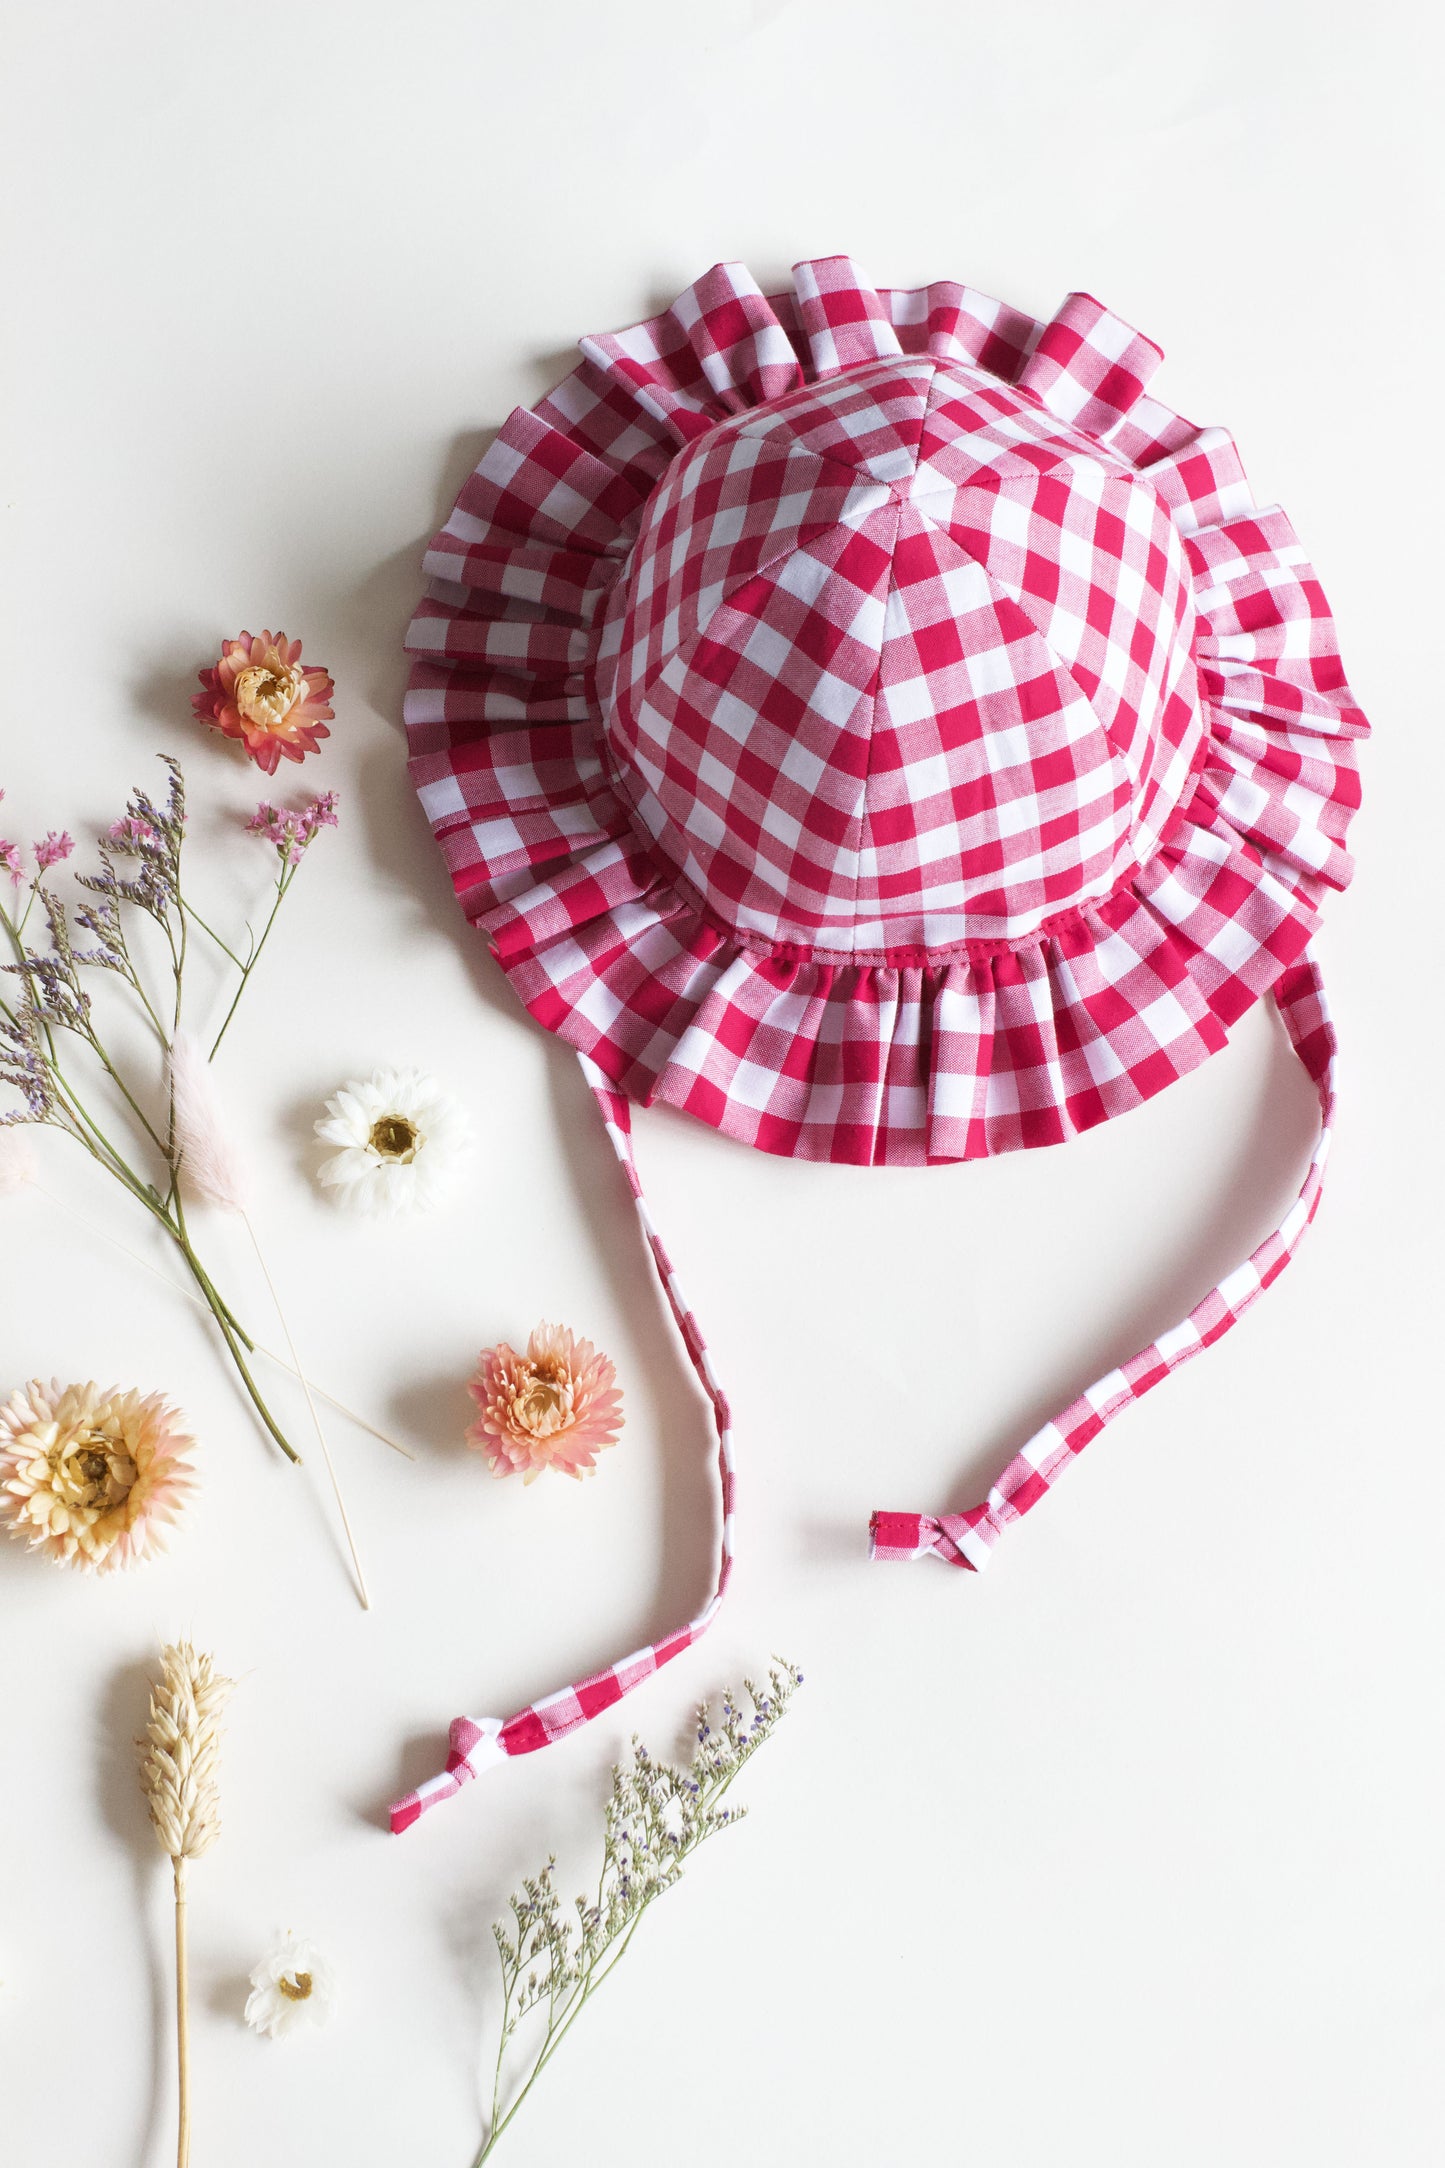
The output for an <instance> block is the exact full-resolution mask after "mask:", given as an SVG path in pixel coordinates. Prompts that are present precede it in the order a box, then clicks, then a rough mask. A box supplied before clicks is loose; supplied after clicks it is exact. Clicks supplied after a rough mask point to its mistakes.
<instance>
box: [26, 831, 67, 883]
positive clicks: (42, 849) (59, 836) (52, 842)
mask: <svg viewBox="0 0 1445 2168" xmlns="http://www.w3.org/2000/svg"><path fill="white" fill-rule="evenodd" d="M74 849H75V838H74V836H72V835H70V834H68V833H67V831H66V830H65V829H64V828H61V829H55V828H52V829H51V830H50V833H49V834H48V835H45V836H42V837H41V839H40V841H39V842H38V843H37V844H36V846H35V863H36V865H37V866H38V867H39V868H40V871H41V872H42V873H48V872H49V871H50V869H51V867H52V866H58V865H59V864H60V863H61V861H62V860H63V859H66V858H68V857H69V856H70V854H71V852H72V851H73V850H74Z"/></svg>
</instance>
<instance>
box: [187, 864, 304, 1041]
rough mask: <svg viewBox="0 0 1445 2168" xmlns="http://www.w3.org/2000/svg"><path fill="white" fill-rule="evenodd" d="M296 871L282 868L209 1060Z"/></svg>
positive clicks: (292, 868) (239, 997)
mask: <svg viewBox="0 0 1445 2168" xmlns="http://www.w3.org/2000/svg"><path fill="white" fill-rule="evenodd" d="M295 871H296V868H295V867H294V866H283V867H282V869H281V873H280V877H279V878H278V880H277V882H276V900H275V902H274V903H273V904H272V906H271V915H270V917H269V918H268V919H267V920H266V923H265V925H264V926H263V927H262V929H261V938H260V940H259V941H258V942H257V943H256V946H255V947H254V948H253V949H252V951H251V954H250V957H249V959H248V961H247V962H246V963H244V964H243V965H242V966H241V983H240V985H239V986H238V987H237V988H236V992H235V996H234V998H233V1000H232V1002H231V1006H230V1008H229V1009H227V1011H226V1016H225V1021H224V1023H223V1024H222V1025H221V1028H220V1030H219V1031H218V1032H217V1033H216V1036H215V1038H214V1039H213V1040H212V1042H211V1051H210V1053H209V1055H208V1056H207V1057H206V1058H207V1060H209V1061H214V1060H215V1058H216V1049H217V1047H219V1045H220V1043H221V1041H222V1040H223V1039H224V1038H225V1036H226V1033H227V1031H228V1030H229V1029H230V1024H231V1018H232V1017H233V1016H234V1015H235V1013H236V1010H237V1009H238V1008H239V1006H240V1002H241V996H242V994H244V993H245V991H246V985H247V981H248V980H249V979H250V976H251V973H252V972H253V971H254V970H255V968H256V966H257V964H258V963H259V962H260V961H261V951H262V949H263V948H264V947H265V946H266V943H267V941H268V940H269V939H270V938H271V928H272V927H273V926H274V925H275V923H276V913H277V912H278V911H279V910H280V908H281V905H282V903H283V902H284V901H285V898H286V891H287V889H288V888H289V887H290V886H291V881H292V877H293V875H294V874H295Z"/></svg>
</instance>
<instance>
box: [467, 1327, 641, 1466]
mask: <svg viewBox="0 0 1445 2168" xmlns="http://www.w3.org/2000/svg"><path fill="white" fill-rule="evenodd" d="M467 1391H468V1392H469V1393H470V1394H471V1396H472V1398H473V1400H475V1402H476V1404H477V1406H478V1408H479V1409H480V1410H481V1413H480V1414H479V1415H478V1417H477V1420H476V1421H475V1422H474V1423H472V1424H471V1425H470V1426H469V1428H468V1430H467V1444H468V1445H470V1446H473V1447H475V1449H476V1451H477V1452H479V1453H485V1454H486V1456H487V1459H488V1461H489V1462H490V1463H491V1469H492V1473H493V1475H520V1476H521V1478H522V1481H523V1482H524V1483H530V1482H532V1481H533V1479H534V1478H535V1477H537V1476H539V1475H540V1474H541V1473H542V1470H543V1469H544V1468H556V1469H558V1470H559V1471H560V1472H561V1473H562V1474H563V1475H573V1476H577V1477H579V1478H580V1477H581V1476H584V1475H590V1474H591V1473H592V1470H593V1469H594V1467H595V1466H596V1464H597V1455H598V1454H599V1453H600V1452H601V1451H602V1449H603V1447H604V1446H608V1445H612V1444H615V1442H616V1439H617V1433H618V1431H619V1430H620V1429H621V1428H622V1395H621V1393H620V1392H619V1391H618V1389H617V1372H616V1371H615V1370H614V1369H613V1367H612V1364H611V1363H610V1362H609V1360H608V1358H607V1357H606V1356H605V1355H599V1354H598V1352H597V1350H596V1348H594V1347H593V1345H592V1343H591V1341H590V1340H574V1339H573V1337H572V1335H571V1333H570V1332H568V1330H567V1328H566V1327H565V1326H564V1325H539V1326H538V1327H537V1328H536V1330H535V1332H534V1333H533V1334H532V1337H531V1339H530V1340H529V1341H528V1342H527V1352H526V1354H525V1355H519V1354H518V1353H517V1352H516V1350H515V1349H514V1348H510V1347H508V1345H507V1343H506V1341H505V1340H504V1341H503V1342H502V1344H501V1346H500V1347H489V1348H484V1349H483V1350H482V1353H481V1355H480V1356H479V1358H478V1360H477V1368H476V1372H475V1374H474V1375H473V1376H472V1377H471V1378H470V1379H469V1380H468V1382H467Z"/></svg>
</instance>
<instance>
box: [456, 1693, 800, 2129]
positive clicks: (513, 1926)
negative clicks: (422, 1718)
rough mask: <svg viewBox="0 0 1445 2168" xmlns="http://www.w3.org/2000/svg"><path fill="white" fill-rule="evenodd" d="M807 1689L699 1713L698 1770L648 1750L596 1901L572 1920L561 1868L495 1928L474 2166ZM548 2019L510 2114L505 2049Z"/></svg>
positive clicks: (609, 1826)
mask: <svg viewBox="0 0 1445 2168" xmlns="http://www.w3.org/2000/svg"><path fill="white" fill-rule="evenodd" d="M802 1683H803V1674H802V1672H801V1671H799V1670H798V1669H797V1668H796V1666H795V1665H793V1664H789V1663H779V1664H776V1665H774V1666H773V1667H772V1668H771V1669H770V1671H769V1673H768V1678H767V1683H766V1685H764V1686H755V1685H754V1684H753V1682H752V1681H751V1680H750V1679H748V1680H745V1681H744V1682H743V1686H744V1693H743V1695H742V1696H736V1697H735V1696H734V1695H733V1694H732V1693H730V1692H728V1693H724V1694H723V1696H722V1701H721V1708H720V1711H719V1713H718V1714H717V1715H714V1714H713V1712H712V1710H711V1709H710V1707H708V1706H707V1705H706V1704H705V1705H704V1706H703V1707H702V1708H700V1709H699V1710H698V1713H697V1743H696V1748H695V1751H694V1753H693V1757H692V1760H691V1762H689V1763H688V1764H687V1765H686V1767H682V1768H677V1767H674V1766H673V1765H672V1764H671V1763H670V1762H663V1761H657V1760H655V1759H654V1757H653V1756H652V1755H651V1754H650V1753H649V1752H648V1750H647V1748H646V1747H645V1746H644V1745H643V1744H642V1742H641V1740H639V1739H636V1738H634V1740H633V1742H632V1758H631V1760H630V1761H628V1762H619V1763H618V1765H617V1767H616V1768H615V1769H614V1770H613V1772H612V1790H611V1793H610V1795H609V1797H608V1801H607V1809H606V1816H605V1820H604V1823H603V1831H602V1871H601V1873H600V1874H599V1876H598V1879H597V1889H596V1894H595V1895H594V1896H592V1897H579V1898H577V1899H576V1901H575V1903H574V1905H573V1907H572V1909H571V1910H570V1911H569V1910H568V1909H567V1908H566V1907H565V1906H564V1905H563V1903H562V1900H561V1899H560V1897H559V1896H558V1894H557V1888H556V1883H555V1881H554V1870H555V1867H556V1861H555V1860H548V1862H547V1864H546V1866H545V1867H544V1868H543V1869H542V1871H541V1873H540V1874H537V1875H534V1876H531V1877H529V1878H528V1879H527V1880H526V1881H524V1882H523V1884H522V1886H521V1888H520V1890H518V1891H517V1892H516V1894H515V1895H514V1896H513V1898H512V1899H511V1912H512V1917H511V1922H510V1924H509V1925H502V1924H498V1925H497V1926H495V1927H493V1929H492V1935H493V1939H494V1940H495V1942H496V1945H497V1955H498V1957H499V1959H500V1961H501V1967H502V1988H503V1996H502V2019H501V2033H500V2038H499V2040H498V2043H497V2061H496V2070H495V2076H494V2079H493V2085H492V2113H491V2124H490V2128H489V2130H488V2132H487V2138H486V2142H485V2144H484V2145H483V2147H482V2150H481V2152H480V2153H479V2154H478V2155H477V2159H476V2163H475V2168H481V2164H482V2163H483V2161H485V2160H486V2159H487V2158H488V2156H489V2155H490V2153H491V2151H492V2148H493V2146H495V2145H496V2143H497V2141H498V2139H499V2138H500V2137H501V2135H502V2132H503V2131H504V2130H505V2129H506V2128H507V2126H508V2125H509V2124H510V2122H511V2121H512V2118H513V2116H515V2115H516V2113H517V2111H518V2109H519V2108H520V2107H521V2105H522V2102H523V2101H524V2100H525V2099H526V2097H527V2094H528V2093H529V2092H530V2091H531V2088H532V2085H533V2083H534V2082H535V2080H536V2079H537V2077H538V2076H539V2075H540V2073H541V2071H542V2070H543V2069H544V2068H545V2066H546V2064H547V2063H548V2062H549V2061H550V2060H551V2056H552V2052H553V2050H554V2049H555V2048H556V2047H557V2045H558V2044H559V2042H560V2040H561V2036H562V2034H563V2033H564V2032H565V2031H566V2030H567V2028H568V2026H569V2025H570V2024H571V2023H572V2021H573V2019H574V2018H575V2017H576V2016H577V2015H578V2014H579V2013H580V2011H581V2009H582V2006H583V2004H584V2003H585V2002H586V2001H587V2000H588V1998H589V1997H590V1996H591V1995H593V1994H594V1993H595V1992H596V1990H597V1989H598V1988H599V1987H600V1986H601V1985H602V1982H603V1981H604V1980H605V1979H606V1978H607V1977H608V1976H609V1974H610V1973H611V1972H612V1971H613V1969H614V1967H615V1966H616V1965H618V1964H619V1963H620V1962H621V1960H622V1958H623V1956H624V1955H625V1954H626V1951H627V1949H628V1947H629V1945H630V1944H631V1941H632V1937H633V1935H634V1934H635V1933H636V1931H637V1928H638V1926H639V1925H640V1923H641V1920H642V1916H643V1914H644V1913H645V1912H646V1911H647V1909H648V1907H649V1906H650V1905H652V1904H653V1903H655V1902H656V1900H657V1899H658V1898H659V1897H661V1896H662V1895H663V1894H664V1893H665V1892H666V1891H667V1890H670V1889H671V1888H672V1887H673V1886H674V1884H675V1883H677V1882H679V1881H680V1880H681V1878H682V1874H683V1870H684V1868H685V1866H686V1864H687V1862H688V1860H689V1859H690V1858H691V1857H692V1854H693V1853H694V1852H695V1851H696V1850H697V1849H698V1847H699V1845H702V1844H705V1843H706V1842H707V1840H708V1838H709V1837H715V1836H717V1835H718V1834H719V1833H720V1832H721V1831H722V1830H724V1829H731V1828H732V1827H733V1825H734V1824H735V1823H737V1822H740V1821H741V1820H742V1819H743V1816H744V1815H745V1814H746V1812H747V1809H746V1808H745V1807H735V1806H731V1805H728V1804H727V1803H726V1794H727V1792H728V1791H729V1789H730V1788H731V1786H732V1784H733V1782H734V1780H735V1778H736V1777H737V1776H738V1774H739V1772H740V1771H741V1770H742V1769H743V1768H744V1766H745V1765H746V1764H747V1763H748V1762H749V1761H750V1760H751V1759H752V1757H753V1755H754V1754H755V1753H756V1752H757V1750H758V1748H759V1747H760V1746H763V1745H765V1744H766V1742H767V1741H768V1740H769V1739H770V1738H771V1737H772V1735H773V1733H774V1731H775V1730H776V1729H777V1726H778V1725H779V1724H780V1723H781V1721H782V1719H783V1717H784V1716H785V1715H786V1714H787V1711H788V1705H789V1703H790V1702H791V1700H792V1698H793V1695H794V1693H795V1692H796V1691H797V1689H798V1688H799V1687H800V1686H801V1685H802ZM539 2009H545V2010H546V2013H547V2018H546V2025H545V2029H544V2031H543V2032H542V2035H541V2037H540V2039H538V2040H537V2042H536V2047H535V2053H533V2054H532V2056H531V2059H530V2062H529V2063H528V2064H527V2065H526V2067H525V2074H524V2075H523V2076H522V2077H521V2080H520V2083H519V2084H518V2086H517V2088H516V2090H515V2091H514V2092H513V2095H512V2098H511V2101H510V2103H509V2105H508V2106H507V2107H506V2108H505V2110H504V2109H503V2106H502V2095H503V2087H504V2082H505V2079H506V2075H507V2062H508V2054H507V2050H508V2047H509V2045H510V2043H511V2041H512V2039H513V2036H514V2034H515V2033H516V2032H517V2029H518V2026H519V2025H520V2024H521V2022H522V2020H523V2019H524V2018H526V2017H527V2016H528V2015H529V2014H530V2013H531V2012H533V2011H535V2010H539Z"/></svg>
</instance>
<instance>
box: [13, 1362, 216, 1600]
mask: <svg viewBox="0 0 1445 2168" xmlns="http://www.w3.org/2000/svg"><path fill="white" fill-rule="evenodd" d="M192 1443H193V1441H192V1439H191V1437H190V1435H189V1433H188V1432H187V1431H186V1429H185V1427H184V1419H183V1418H182V1416H181V1415H180V1413H179V1411H178V1410H177V1409H175V1408H174V1407H172V1406H171V1404H170V1402H169V1401H167V1400H165V1399H164V1398H163V1397H162V1396H161V1394H159V1393H145V1394H142V1393H139V1392H134V1391H123V1390H122V1389H121V1388H120V1387H119V1386H110V1387H109V1388H105V1389H102V1388H101V1387H100V1386H98V1385H94V1384H85V1385H61V1384H59V1383H58V1382H56V1381H54V1380H52V1382H51V1383H50V1384H49V1385H45V1384H43V1383H42V1382H41V1380H40V1379H39V1378H32V1379H31V1381H30V1383H29V1384H28V1385H23V1386H21V1387H19V1388H18V1389H17V1391H16V1392H14V1393H13V1394H12V1395H11V1397H10V1399H9V1401H8V1402H7V1404H6V1405H5V1407H4V1408H0V1523H3V1524H4V1525H5V1526H6V1527H7V1528H8V1529H9V1531H10V1533H11V1534H12V1535H13V1536H16V1537H18V1538H20V1539H21V1540H22V1541H24V1542H26V1543H28V1545H29V1547H30V1549H31V1550H32V1551H40V1552H43V1553H44V1555H45V1556H46V1557H47V1558H51V1559H53V1560H54V1561H55V1563H56V1564H57V1565H60V1566H80V1567H83V1568H85V1569H87V1570H89V1569H94V1570H95V1571H96V1572H99V1573H110V1572H113V1571H114V1570H115V1569H116V1568H117V1567H120V1566H130V1565H135V1564H137V1563H138V1562H139V1561H140V1560H141V1559H144V1558H148V1557H150V1556H151V1555H152V1554H153V1553H154V1552H156V1551H158V1550H161V1549H163V1548H164V1543H165V1535H166V1531H167V1529H168V1527H169V1525H170V1524H171V1523H172V1522H173V1521H174V1520H175V1518H176V1516H177V1514H178V1513H179V1511H180V1508H181V1507H182V1505H183V1504H184V1503H185V1500H186V1497H187V1495H188V1494H189V1492H190V1490H191V1489H192V1486H193V1471H192V1468H191V1463H190V1462H189V1461H188V1460H187V1459H186V1457H185V1455H186V1448H187V1447H188V1446H190V1445H191V1444H192Z"/></svg>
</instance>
